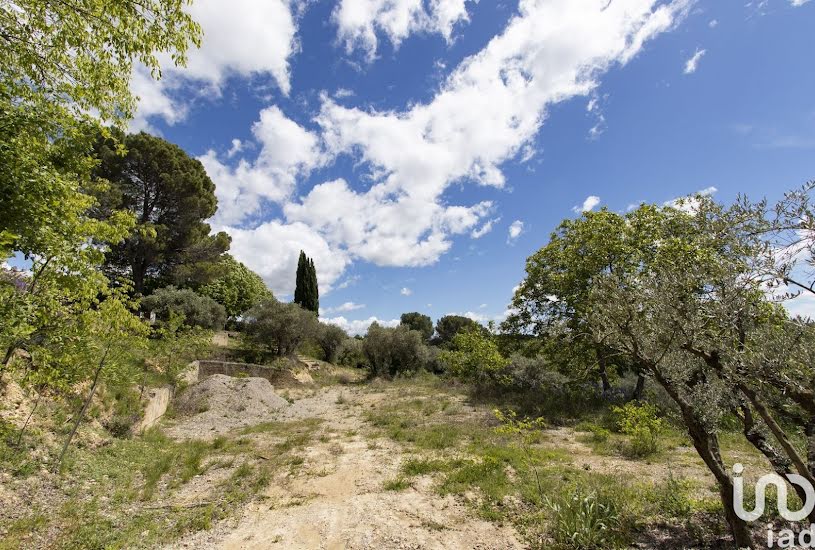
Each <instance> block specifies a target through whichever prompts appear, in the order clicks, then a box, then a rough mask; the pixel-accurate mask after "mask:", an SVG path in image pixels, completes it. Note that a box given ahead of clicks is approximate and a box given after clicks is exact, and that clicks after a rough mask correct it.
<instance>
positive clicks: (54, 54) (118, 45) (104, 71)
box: [0, 0, 201, 118]
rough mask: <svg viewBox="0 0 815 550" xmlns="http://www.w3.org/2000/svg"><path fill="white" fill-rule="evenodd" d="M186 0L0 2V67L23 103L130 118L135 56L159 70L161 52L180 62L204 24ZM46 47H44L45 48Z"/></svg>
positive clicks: (156, 73) (154, 69)
mask: <svg viewBox="0 0 815 550" xmlns="http://www.w3.org/2000/svg"><path fill="white" fill-rule="evenodd" d="M184 4H185V2H184V1H183V0H181V1H180V0H142V1H138V2H137V1H135V0H120V1H117V2H113V3H112V2H108V1H106V0H81V1H77V2H47V1H44V0H19V1H15V2H14V5H13V7H12V6H10V5H5V6H4V7H3V8H2V9H0V40H2V44H3V47H2V48H0V52H2V53H0V74H2V77H3V78H2V80H3V82H4V85H5V86H7V87H8V88H9V92H10V95H11V96H13V97H15V98H18V99H19V100H21V101H23V102H26V103H34V104H37V105H60V106H64V107H66V108H67V109H70V110H71V111H73V112H74V113H86V112H90V111H92V110H96V111H98V112H99V114H100V115H101V116H102V117H104V118H109V117H122V118H128V117H129V116H130V114H131V113H132V111H133V108H134V98H133V96H132V94H131V91H130V86H129V84H130V78H131V75H132V73H133V69H134V63H135V62H138V63H141V64H143V65H145V66H146V68H147V70H149V71H150V72H151V73H152V74H153V76H159V75H160V66H159V56H158V55H157V54H159V53H169V54H170V56H171V57H172V60H173V62H175V63H176V64H182V65H183V63H184V61H185V52H186V50H187V47H188V45H189V43H190V42H192V43H194V44H195V45H196V46H197V45H199V43H200V37H201V29H200V27H199V26H198V25H197V24H196V23H195V22H194V21H193V20H192V18H191V17H190V16H189V15H188V14H187V13H186V12H185V11H184V10H183V5H184ZM44 52H47V53H44Z"/></svg>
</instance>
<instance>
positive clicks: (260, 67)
mask: <svg viewBox="0 0 815 550" xmlns="http://www.w3.org/2000/svg"><path fill="white" fill-rule="evenodd" d="M186 9H187V10H188V12H189V13H190V15H192V17H193V18H194V19H195V20H196V21H197V22H198V23H199V24H200V25H201V28H202V30H203V34H204V36H203V40H202V44H201V48H200V49H194V48H193V49H191V50H190V51H189V52H188V60H187V66H186V67H175V66H174V65H173V63H172V61H171V59H169V57H168V56H166V55H165V56H163V57H162V58H161V62H162V73H163V79H162V80H161V81H159V82H155V81H152V80H151V79H150V78H149V75H148V74H147V73H146V71H144V70H143V69H141V68H139V69H137V70H136V71H134V76H133V84H132V88H133V92H134V93H135V94H136V95H138V96H140V97H141V101H140V102H139V107H138V113H137V116H136V119H135V120H134V121H133V124H132V125H131V128H132V129H142V128H146V127H148V120H149V118H150V117H154V116H156V117H162V118H164V119H165V120H166V121H167V123H168V124H173V123H175V122H178V121H179V120H181V119H183V118H184V116H185V114H186V110H187V109H186V107H185V106H184V104H183V103H180V102H178V101H176V100H174V99H173V98H172V96H173V91H174V90H176V89H178V88H180V87H182V86H184V85H185V84H189V83H197V84H199V85H200V84H203V85H204V87H205V88H206V90H205V91H204V93H206V94H207V95H215V96H217V95H219V94H220V88H221V86H222V85H223V83H224V82H225V81H226V80H227V79H229V78H230V77H233V76H240V77H250V76H253V75H269V76H271V77H272V78H273V79H274V80H275V82H276V83H277V85H278V87H279V88H280V90H281V91H282V92H283V93H284V94H286V95H288V93H289V91H290V90H291V84H290V79H289V58H290V57H291V55H292V54H294V53H296V52H297V51H298V49H299V45H298V43H297V40H296V36H295V35H296V32H297V25H296V21H295V18H294V15H293V14H292V11H291V9H290V5H289V2H288V1H287V0H229V1H228V2H226V1H224V0H196V1H195V2H193V3H192V4H191V5H190V6H189V7H188V8H186Z"/></svg>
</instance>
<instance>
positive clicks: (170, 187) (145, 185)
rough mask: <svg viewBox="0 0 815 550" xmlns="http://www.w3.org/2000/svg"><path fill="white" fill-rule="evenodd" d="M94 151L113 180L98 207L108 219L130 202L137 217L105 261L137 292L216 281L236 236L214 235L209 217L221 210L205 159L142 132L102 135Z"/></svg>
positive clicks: (99, 173) (102, 174) (104, 175)
mask: <svg viewBox="0 0 815 550" xmlns="http://www.w3.org/2000/svg"><path fill="white" fill-rule="evenodd" d="M121 147H124V148H125V150H126V153H124V154H122V151H121ZM96 154H97V156H98V158H99V166H98V167H97V168H96V170H95V171H94V174H95V176H96V177H97V178H101V179H103V180H105V181H108V182H110V186H109V187H108V188H107V189H105V190H104V192H102V193H99V195H100V205H99V207H98V208H96V209H95V213H96V215H97V216H99V217H100V218H102V219H106V218H107V217H109V216H110V215H111V214H112V213H114V212H117V211H122V210H124V211H126V212H132V213H133V214H134V215H135V217H136V227H134V228H133V231H132V233H131V234H130V236H129V237H128V238H127V239H126V240H125V241H124V242H122V243H120V244H118V245H116V246H114V247H112V249H111V250H110V252H109V253H108V254H107V257H106V266H107V269H108V270H109V271H110V272H112V273H122V274H126V275H127V276H129V277H130V278H131V279H132V280H133V284H134V286H135V291H136V292H137V293H147V292H148V291H149V290H150V289H152V288H155V287H156V286H161V285H162V284H167V283H172V284H176V285H183V286H189V285H199V284H205V283H208V282H210V280H211V279H212V278H213V276H214V275H215V274H216V269H217V268H218V267H219V266H218V260H219V259H220V256H221V254H222V253H223V252H225V251H226V250H228V249H229V243H230V237H229V236H228V235H227V234H226V233H223V232H221V233H218V234H217V235H210V234H209V233H210V228H209V225H207V224H206V223H205V222H204V220H205V219H207V218H209V217H211V216H212V215H213V214H214V213H215V210H216V205H217V199H216V198H215V184H214V183H212V180H211V179H210V178H209V176H208V175H207V173H206V171H205V170H204V166H203V165H202V164H201V162H200V161H199V160H197V159H193V158H192V157H190V156H189V155H188V154H187V153H186V152H185V151H184V150H183V149H182V148H181V147H179V146H177V145H174V144H172V143H169V142H167V141H165V140H164V139H162V138H159V137H155V136H151V135H149V134H146V133H144V132H141V133H139V134H129V135H127V136H124V137H123V136H121V135H119V134H118V133H117V134H116V135H115V136H114V137H112V138H110V139H101V140H100V141H99V143H98V144H97V147H96Z"/></svg>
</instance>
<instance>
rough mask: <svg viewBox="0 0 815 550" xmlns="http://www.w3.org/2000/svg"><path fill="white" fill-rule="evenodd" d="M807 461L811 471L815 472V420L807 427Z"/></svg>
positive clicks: (808, 423) (811, 420)
mask: <svg viewBox="0 0 815 550" xmlns="http://www.w3.org/2000/svg"><path fill="white" fill-rule="evenodd" d="M806 436H807V460H808V461H809V469H810V470H812V471H815V418H812V419H810V421H809V422H807V425H806Z"/></svg>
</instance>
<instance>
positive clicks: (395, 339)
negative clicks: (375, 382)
mask: <svg viewBox="0 0 815 550" xmlns="http://www.w3.org/2000/svg"><path fill="white" fill-rule="evenodd" d="M362 350H363V352H364V353H365V357H366V358H367V360H368V364H369V366H370V369H371V376H389V377H391V376H395V375H397V374H403V373H410V372H416V371H419V370H421V369H423V368H424V366H425V364H426V362H427V360H428V351H427V346H425V345H424V341H423V338H422V333H420V332H418V331H415V330H410V329H409V328H408V327H406V326H404V325H400V326H397V327H394V328H388V327H383V326H380V325H379V323H371V326H370V327H369V328H368V332H367V334H366V335H365V339H364V340H363V341H362Z"/></svg>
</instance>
